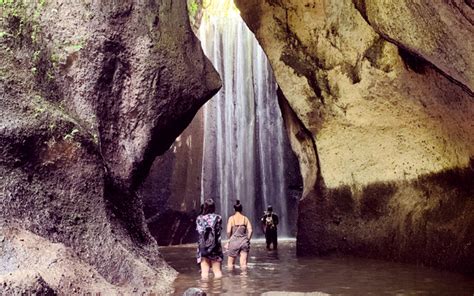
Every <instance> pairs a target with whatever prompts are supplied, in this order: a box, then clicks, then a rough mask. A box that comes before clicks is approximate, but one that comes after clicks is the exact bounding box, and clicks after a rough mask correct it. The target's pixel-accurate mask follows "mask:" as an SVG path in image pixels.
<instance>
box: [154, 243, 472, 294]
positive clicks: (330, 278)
mask: <svg viewBox="0 0 474 296" xmlns="http://www.w3.org/2000/svg"><path fill="white" fill-rule="evenodd" d="M194 248H195V246H194V245H189V246H177V247H165V248H162V252H163V255H164V257H165V259H166V260H167V261H168V262H169V263H170V265H171V266H173V267H174V268H175V269H176V270H178V271H179V272H180V275H179V277H178V278H177V280H176V281H175V295H182V294H183V292H184V291H185V290H186V289H188V288H190V287H197V288H201V289H203V290H204V291H205V292H206V293H208V295H254V294H256V295H260V294H262V293H265V292H268V291H294V292H321V293H327V294H330V295H369V294H372V295H381V294H383V295H469V296H472V295H473V293H474V277H472V276H471V277H469V276H464V275H461V274H456V273H450V272H444V271H438V270H434V269H428V268H422V267H417V266H413V265H406V264H398V263H392V262H385V261H378V260H368V259H361V258H349V257H343V258H336V257H333V258H327V257H326V258H298V257H296V256H295V253H294V250H295V242H294V241H290V242H284V243H282V244H280V245H279V250H278V251H267V250H266V249H265V245H264V243H255V242H253V244H252V250H251V253H250V258H249V264H248V269H247V270H246V271H243V270H241V269H240V268H239V267H238V266H237V267H236V268H235V269H234V270H232V271H228V270H226V269H225V268H224V277H223V278H221V279H217V280H216V279H213V278H212V277H211V278H210V279H209V280H207V281H201V280H200V279H199V278H200V274H199V269H198V268H196V265H195V264H194V257H193V256H194ZM237 262H238V260H237Z"/></svg>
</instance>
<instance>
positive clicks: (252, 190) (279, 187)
mask: <svg viewBox="0 0 474 296" xmlns="http://www.w3.org/2000/svg"><path fill="white" fill-rule="evenodd" d="M199 35H200V40H201V43H202V47H203V49H204V52H205V53H206V55H207V56H208V57H209V59H210V60H211V62H212V63H213V64H214V67H215V68H216V69H217V71H218V72H219V73H220V75H221V77H222V80H223V87H222V89H221V90H220V91H219V93H218V94H217V95H216V96H215V97H214V98H213V99H212V100H211V101H210V102H208V103H207V104H206V105H205V106H204V114H205V115H204V116H205V117H204V149H203V164H202V175H201V201H203V200H204V199H205V198H208V197H211V198H214V199H215V200H216V201H217V206H218V210H219V212H220V213H221V214H222V216H223V218H224V219H225V221H226V220H227V218H228V217H229V216H230V215H232V213H233V208H232V205H233V204H234V202H235V200H237V199H240V201H241V202H242V205H243V208H244V214H246V215H247V216H248V217H249V218H250V219H251V221H252V222H253V225H259V224H258V221H259V217H260V216H261V215H262V214H263V210H264V209H266V205H268V204H271V205H272V206H273V209H274V211H275V212H276V213H277V214H279V216H280V220H281V222H280V226H279V229H280V233H281V234H282V235H289V231H288V222H287V221H288V217H287V197H286V196H285V195H286V192H285V188H286V186H285V174H284V172H285V163H284V140H285V138H284V129H283V120H282V117H281V113H280V109H279V106H278V102H277V93H276V89H277V85H276V82H275V79H274V77H273V73H272V70H271V67H270V65H269V63H268V60H267V58H266V56H265V54H264V52H263V50H262V49H261V47H260V46H259V44H258V42H257V40H256V39H255V37H254V35H253V34H252V32H251V31H250V30H249V29H248V28H247V26H246V25H245V23H244V22H243V20H242V19H241V17H240V15H239V14H238V12H236V11H230V12H229V11H227V12H223V13H221V14H219V15H217V14H214V15H205V16H204V18H203V20H202V23H201V26H200V32H199Z"/></svg>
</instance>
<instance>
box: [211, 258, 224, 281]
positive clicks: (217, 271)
mask: <svg viewBox="0 0 474 296" xmlns="http://www.w3.org/2000/svg"><path fill="white" fill-rule="evenodd" d="M212 272H213V273H214V278H215V279H220V278H221V277H222V270H221V262H219V261H212Z"/></svg>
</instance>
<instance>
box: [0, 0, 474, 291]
mask: <svg viewBox="0 0 474 296" xmlns="http://www.w3.org/2000/svg"><path fill="white" fill-rule="evenodd" d="M204 2H205V3H203V2H202V1H194V2H193V3H194V4H196V5H197V8H196V6H193V7H194V8H193V9H197V11H198V13H200V9H201V8H202V7H201V6H200V5H202V4H205V5H204V6H206V4H207V2H206V1H204ZM235 4H236V7H237V8H238V9H239V11H240V14H239V13H238V12H237V11H235V13H236V16H238V15H240V16H241V17H242V19H243V21H244V22H245V24H246V26H248V28H249V29H250V31H251V32H252V33H253V35H254V36H255V38H256V40H257V41H252V38H253V35H252V33H250V32H247V31H244V29H245V25H244V24H243V23H241V22H240V19H238V20H239V22H238V23H237V21H236V23H233V25H230V24H231V23H232V21H233V19H232V16H228V18H227V21H228V23H227V25H226V26H224V27H220V28H219V29H218V30H215V31H209V32H207V33H206V34H204V33H202V32H203V31H201V33H202V34H204V35H201V33H198V34H199V35H200V36H199V37H200V38H201V40H199V39H198V38H197V37H196V35H195V33H194V32H193V28H192V27H191V26H190V23H189V18H188V17H189V14H190V13H191V10H190V9H189V7H190V6H189V4H188V3H186V1H184V0H182V1H172V0H151V1H110V2H109V1H77V2H74V1H73V2H64V1H60V0H46V1H38V2H36V1H35V2H28V1H0V5H1V14H2V19H1V23H0V104H1V105H0V115H1V116H0V148H1V149H0V151H1V152H0V176H1V177H0V203H1V206H0V218H1V219H0V287H2V288H3V289H4V291H6V292H9V293H21V292H22V291H31V290H33V289H34V290H35V291H40V292H44V293H47V292H50V291H54V292H55V293H60V294H74V293H82V292H98V291H100V292H102V293H105V294H125V295H128V294H133V293H158V294H160V295H161V294H169V293H171V292H172V291H171V283H172V282H173V280H174V279H175V277H176V272H175V271H174V270H173V269H172V268H171V267H170V266H168V264H167V263H166V262H165V260H164V259H163V258H162V257H161V255H160V251H159V248H158V244H162V245H168V244H180V243H186V242H192V241H193V240H194V239H195V237H193V235H194V234H193V230H194V229H193V225H194V224H193V219H194V217H195V216H196V215H197V213H198V211H199V205H200V203H201V201H202V197H206V196H212V197H217V196H219V197H222V196H225V197H226V198H227V199H220V201H221V202H220V203H221V204H220V210H221V211H222V212H224V213H227V214H226V215H228V213H229V212H225V211H230V210H231V204H232V202H233V201H234V200H235V199H236V198H240V199H241V200H242V201H243V202H245V203H244V207H245V209H248V211H249V212H250V211H252V210H253V211H254V213H256V214H255V215H254V216H255V217H258V215H259V214H260V212H261V211H262V210H263V208H262V207H264V205H265V204H266V203H269V202H272V203H277V204H281V205H283V204H284V202H285V201H286V202H287V203H288V205H289V206H288V210H289V212H288V215H287V216H288V217H289V221H288V224H287V225H288V226H289V229H288V230H287V233H288V234H289V235H290V236H291V235H292V234H296V252H297V254H298V256H301V258H303V257H304V256H324V255H328V254H338V255H341V256H345V255H351V256H352V255H356V256H360V257H369V258H379V259H386V260H394V261H398V262H409V263H414V264H421V265H426V266H433V267H435V268H439V269H442V270H453V271H458V272H464V273H471V274H472V273H473V272H474V245H473V239H474V199H473V197H474V182H472V180H473V178H474V116H473V115H474V95H473V86H474V76H473V73H474V64H473V63H474V62H473V61H474V52H473V50H472V48H474V26H473V24H474V5H473V3H472V1H461V0H452V1H425V0H420V1H412V0H403V1H397V2H394V1H385V0H383V1H373V0H352V1H351V0H324V1H323V0H302V1H299V0H245V1H243V0H236V1H235ZM188 10H189V11H188ZM209 20H211V19H206V18H203V19H202V22H203V23H204V24H205V22H206V21H209ZM213 25H214V26H217V24H215V23H214V24H211V23H208V24H205V26H203V27H200V30H204V28H206V29H208V30H212V29H215V28H216V27H213ZM232 30H236V32H240V33H238V34H237V36H238V37H235V38H233V37H231V36H236V35H233V34H232V35H225V34H224V32H229V31H232ZM238 30H241V31H238ZM218 32H219V34H218ZM196 33H197V32H196ZM239 34H242V35H239ZM216 36H220V37H219V38H220V39H219V38H216ZM244 40H247V41H246V42H248V43H245V42H244ZM257 42H258V44H259V45H260V46H261V48H262V49H263V51H261V50H260V49H258V47H257ZM235 44H237V45H239V46H241V45H242V44H246V45H245V46H246V48H244V47H238V48H241V51H237V52H236V53H235V56H232V55H229V54H227V53H226V52H227V51H229V50H230V49H232V48H234V47H233V45H235ZM217 45H219V46H217ZM213 49H214V50H217V49H220V50H221V52H220V53H216V52H211V50H213ZM232 50H235V49H232ZM243 55H247V57H246V58H242V59H241V56H243ZM264 56H266V58H268V62H267V61H265V59H264ZM228 65H232V66H230V67H229V66H228ZM250 65H252V68H251V66H250ZM224 66H225V67H224ZM239 67H240V68H239ZM270 68H271V70H272V72H273V75H274V79H275V82H276V83H277V84H275V82H273V80H272V78H270V77H271V76H270V74H269V73H270V72H271V71H270ZM232 69H234V70H232ZM226 71H231V72H234V73H235V74H237V75H236V76H233V75H229V73H227V72H226ZM229 80H231V81H229ZM244 80H245V81H246V83H244V84H243V86H244V88H239V89H231V88H232V87H234V85H235V83H236V82H237V81H244ZM257 82H259V83H257ZM260 83H263V84H266V85H267V86H266V87H265V88H264V89H265V92H267V91H268V92H269V94H264V93H263V92H262V91H261V90H263V89H261V88H260V87H259V85H260ZM240 85H242V84H240ZM221 88H222V90H221V92H219V93H218V91H219V90H220V89H221ZM226 88H227V89H226ZM232 93H233V94H236V95H235V97H239V98H243V99H244V100H242V101H238V102H240V103H235V105H233V104H229V105H226V103H228V102H229V101H231V100H230V99H229V97H230V96H231V95H230V94H232ZM216 94H217V96H215V95H216ZM239 94H240V95H239ZM275 96H277V98H278V105H277V104H276V102H277V101H276V98H275ZM251 97H253V100H254V101H252V100H251ZM211 98H212V99H211ZM261 100H263V101H264V102H265V103H263V104H262V103H261ZM206 102H208V103H207V105H206V106H205V107H204V108H201V107H202V106H203V105H204V104H205V103H206ZM236 102H237V101H236ZM252 102H254V103H252ZM240 104H242V105H240ZM244 104H247V105H244ZM252 104H254V105H252ZM271 104H273V107H272V108H273V109H271V110H272V111H267V110H270V109H265V108H267V107H270V105H271ZM259 107H265V108H263V109H258V108H259ZM277 107H278V108H279V109H280V110H281V111H279V112H281V115H282V122H281V123H274V124H271V125H272V127H275V126H276V127H277V128H276V129H274V130H269V129H268V126H264V125H265V124H266V123H264V121H263V120H262V119H263V118H265V116H263V114H265V113H266V112H270V113H272V112H277V111H278V108H277ZM218 108H220V109H221V110H220V111H221V112H217V113H211V112H210V111H211V110H213V109H218ZM232 108H235V109H232ZM239 108H243V109H245V108H247V109H252V108H255V109H254V111H253V112H243V109H242V110H241V109H239ZM239 112H240V113H239ZM229 113H230V115H232V116H227V115H229ZM219 114H220V116H223V118H220V119H217V118H216V116H219ZM277 117H278V116H276V117H275V116H274V115H271V116H270V118H271V119H272V120H275V118H277ZM244 118H246V119H247V120H248V121H245V122H244V121H242V122H241V121H240V120H243V119H244ZM230 121H234V122H236V123H237V127H232V128H231V127H230V125H229V122H230ZM252 124H253V125H254V126H253V128H251V127H249V125H252ZM280 125H282V126H283V127H284V130H283V129H281V128H279V127H278V126H280ZM229 129H235V131H237V133H234V134H231V133H226V132H227V131H228V130H229ZM262 131H264V132H262ZM283 131H284V132H285V133H286V135H283V134H281V132H283ZM280 136H281V138H280ZM265 137H267V138H266V139H265ZM285 137H287V138H288V139H289V142H290V143H289V144H288V143H287V144H285V140H284V139H285ZM177 138H178V139H177ZM244 139H245V140H244ZM280 139H281V140H280ZM175 140H176V141H175ZM241 142H245V144H246V145H240V146H239V144H242V143H241ZM199 143H204V144H203V145H201V144H199ZM252 143H253V144H252ZM260 143H267V144H266V145H268V146H265V147H266V148H262V146H260V145H259V144H260ZM234 145H237V146H238V147H234ZM289 145H291V146H289ZM229 146H230V148H232V149H229ZM170 147H171V148H170ZM252 147H253V148H252ZM290 147H291V149H290ZM168 148H170V150H169V151H167V150H168ZM237 148H246V149H249V150H238V149H237ZM273 149H274V150H273ZM218 150H219V151H221V153H217V151H218ZM279 150H281V151H282V152H278V151H279ZM275 151H276V152H275ZM293 153H294V155H293ZM295 157H296V158H295ZM252 159H253V160H254V161H253V162H252ZM232 161H235V163H236V162H237V161H239V165H234V164H235V163H232ZM282 161H283V163H285V166H282V165H280V164H281V162H282ZM263 164H266V165H268V166H267V167H265V166H262V165H263ZM296 164H297V166H298V167H297V166H296ZM248 167H252V169H249V168H248ZM268 168H271V169H276V168H278V169H281V168H285V169H283V170H281V171H279V170H275V171H274V172H273V173H270V172H267V171H266V170H267V169H268ZM282 173H284V176H283V179H284V180H285V182H286V183H285V185H284V186H282V187H279V186H281V185H283V182H281V181H280V180H282V179H281V178H282ZM242 175H246V176H247V177H250V179H247V180H248V181H246V182H245V183H239V182H242V179H241V176H242ZM270 176H274V177H275V179H274V180H265V179H264V178H266V177H270ZM294 176H296V177H294ZM229 177H232V178H231V179H232V182H230V181H229ZM300 178H301V179H300ZM213 182H217V183H213ZM252 182H254V183H253V185H252ZM262 184H263V185H262ZM269 184H272V185H271V186H270V187H265V186H267V185H269ZM277 185H278V186H277ZM269 188H274V189H275V190H276V191H275V192H271V191H270V190H269ZM282 190H283V191H285V193H284V194H282V195H283V196H286V200H284V201H282V198H281V195H280V194H281V191H282ZM252 195H255V196H259V197H258V198H261V200H259V201H258V204H256V203H255V200H252V199H248V196H252ZM279 196H280V197H279ZM265 198H266V200H265ZM271 198H276V199H274V200H272V199H271ZM269 199H270V200H269ZM276 200H278V201H276ZM279 211H280V212H282V211H283V210H282V209H279ZM255 223H257V222H255ZM285 224H286V223H285ZM147 225H148V227H147ZM292 225H294V229H291V226H292ZM157 242H158V243H157ZM4 291H2V292H4Z"/></svg>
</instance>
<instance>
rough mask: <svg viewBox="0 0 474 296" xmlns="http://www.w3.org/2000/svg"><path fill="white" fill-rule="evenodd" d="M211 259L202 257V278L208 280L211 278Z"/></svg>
mask: <svg viewBox="0 0 474 296" xmlns="http://www.w3.org/2000/svg"><path fill="white" fill-rule="evenodd" d="M209 263H210V261H209V259H207V258H204V257H203V258H201V278H202V279H203V280H207V279H208V278H209V268H210V266H209Z"/></svg>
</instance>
